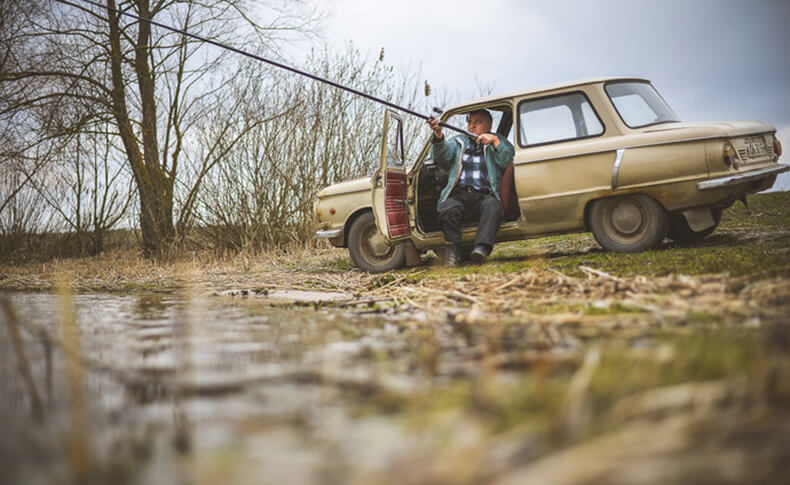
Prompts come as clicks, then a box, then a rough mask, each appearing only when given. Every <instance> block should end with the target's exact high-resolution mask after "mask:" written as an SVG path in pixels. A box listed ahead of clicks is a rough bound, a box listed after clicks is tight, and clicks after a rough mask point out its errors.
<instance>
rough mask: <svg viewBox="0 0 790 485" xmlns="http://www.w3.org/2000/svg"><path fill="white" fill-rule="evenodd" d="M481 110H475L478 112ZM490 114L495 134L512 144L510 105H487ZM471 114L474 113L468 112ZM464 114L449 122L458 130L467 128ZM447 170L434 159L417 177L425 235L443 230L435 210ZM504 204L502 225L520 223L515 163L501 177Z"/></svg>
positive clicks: (419, 213) (471, 222) (472, 221)
mask: <svg viewBox="0 0 790 485" xmlns="http://www.w3.org/2000/svg"><path fill="white" fill-rule="evenodd" d="M476 108H478V107H475V109H476ZM485 108H486V109H487V110H488V111H490V112H491V115H492V117H493V125H494V127H495V129H494V131H495V132H496V133H497V134H499V135H501V136H503V137H505V138H507V139H508V140H509V141H510V142H511V143H513V136H512V130H513V111H512V109H511V107H510V106H507V105H505V106H486V107H485ZM469 111H471V110H469ZM465 116H466V114H465V112H464V113H459V114H457V115H454V116H453V117H451V118H450V120H448V122H449V123H450V124H454V125H455V126H458V127H463V128H466V122H465ZM447 131H448V130H445V134H446V135H447V136H450V137H453V136H454V135H452V133H453V132H450V133H448V132H447ZM448 175H449V172H448V170H445V169H443V168H440V167H438V166H437V165H436V164H434V163H433V160H432V159H431V158H428V159H427V160H426V161H425V164H424V165H423V166H422V168H421V169H420V174H419V177H418V178H417V188H416V191H417V225H418V227H419V228H420V230H421V231H422V232H423V233H432V232H437V231H440V230H441V225H440V224H439V217H438V214H437V210H436V203H437V202H438V201H439V196H440V195H441V193H442V189H443V188H444V186H445V184H446V183H447V177H448ZM499 196H500V199H502V205H503V206H504V208H505V219H504V221H503V223H507V222H512V221H516V220H518V218H519V217H520V215H521V212H520V210H519V207H518V196H517V195H516V187H515V181H514V179H513V164H512V163H511V164H510V165H509V166H508V168H507V170H505V173H504V174H503V176H502V184H501V186H500V190H499ZM477 223H478V221H477V220H475V219H470V220H468V221H466V225H467V226H476V225H477Z"/></svg>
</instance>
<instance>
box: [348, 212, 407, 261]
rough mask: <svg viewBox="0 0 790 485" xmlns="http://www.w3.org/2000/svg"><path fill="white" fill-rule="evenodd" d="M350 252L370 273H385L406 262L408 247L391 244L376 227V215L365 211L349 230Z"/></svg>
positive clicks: (353, 258) (354, 259) (352, 257)
mask: <svg viewBox="0 0 790 485" xmlns="http://www.w3.org/2000/svg"><path fill="white" fill-rule="evenodd" d="M348 253H349V254H350V255H351V259H352V260H353V261H354V264H356V265H357V267H358V268H359V269H361V270H364V271H368V272H370V273H383V272H385V271H392V270H393V269H398V268H402V267H403V265H404V264H406V248H405V247H404V246H403V245H402V244H396V245H394V246H392V245H390V244H389V243H388V242H387V241H386V239H384V236H382V235H381V233H379V231H378V229H377V228H376V217H375V216H374V215H373V213H372V212H365V213H364V214H362V215H360V216H359V217H357V218H356V219H354V222H353V223H351V229H350V230H349V231H348Z"/></svg>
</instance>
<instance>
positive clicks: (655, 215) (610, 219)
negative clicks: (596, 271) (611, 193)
mask: <svg viewBox="0 0 790 485" xmlns="http://www.w3.org/2000/svg"><path fill="white" fill-rule="evenodd" d="M668 227H669V223H668V217H667V213H666V211H665V210H664V208H663V207H662V206H661V204H659V203H658V202H656V201H655V200H653V199H651V198H650V197H648V196H646V195H642V194H631V195H622V196H619V197H611V198H608V199H600V200H596V201H595V202H593V205H592V207H591V208H590V228H591V229H592V233H593V236H595V240H596V241H598V244H600V245H601V246H602V247H603V248H604V249H608V250H610V251H616V252H619V253H638V252H640V251H644V250H646V249H650V248H653V247H655V246H657V245H658V244H659V243H660V242H661V241H663V240H664V237H666V235H667V230H668Z"/></svg>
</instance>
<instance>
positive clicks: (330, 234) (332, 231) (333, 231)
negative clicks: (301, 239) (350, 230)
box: [315, 229, 343, 239]
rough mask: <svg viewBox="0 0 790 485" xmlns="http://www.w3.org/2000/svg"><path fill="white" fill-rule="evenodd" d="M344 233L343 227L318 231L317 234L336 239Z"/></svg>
mask: <svg viewBox="0 0 790 485" xmlns="http://www.w3.org/2000/svg"><path fill="white" fill-rule="evenodd" d="M341 234H343V230H342V229H330V230H328V231H316V233H315V235H316V236H318V237H320V238H323V239H334V238H336V237H338V236H340V235H341Z"/></svg>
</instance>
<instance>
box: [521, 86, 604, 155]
mask: <svg viewBox="0 0 790 485" xmlns="http://www.w3.org/2000/svg"><path fill="white" fill-rule="evenodd" d="M518 113H519V144H520V145H521V146H523V147H526V146H533V145H540V144H543V143H551V142H558V141H566V140H574V139H577V138H586V137H589V136H598V135H600V134H602V133H603V132H604V126H603V123H601V120H600V118H598V115H597V114H596V113H595V110H594V109H593V108H592V105H590V101H589V100H588V99H587V96H585V95H584V93H570V94H562V95H559V96H551V97H548V98H540V99H535V100H526V101H522V102H521V103H520V104H519V107H518Z"/></svg>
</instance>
